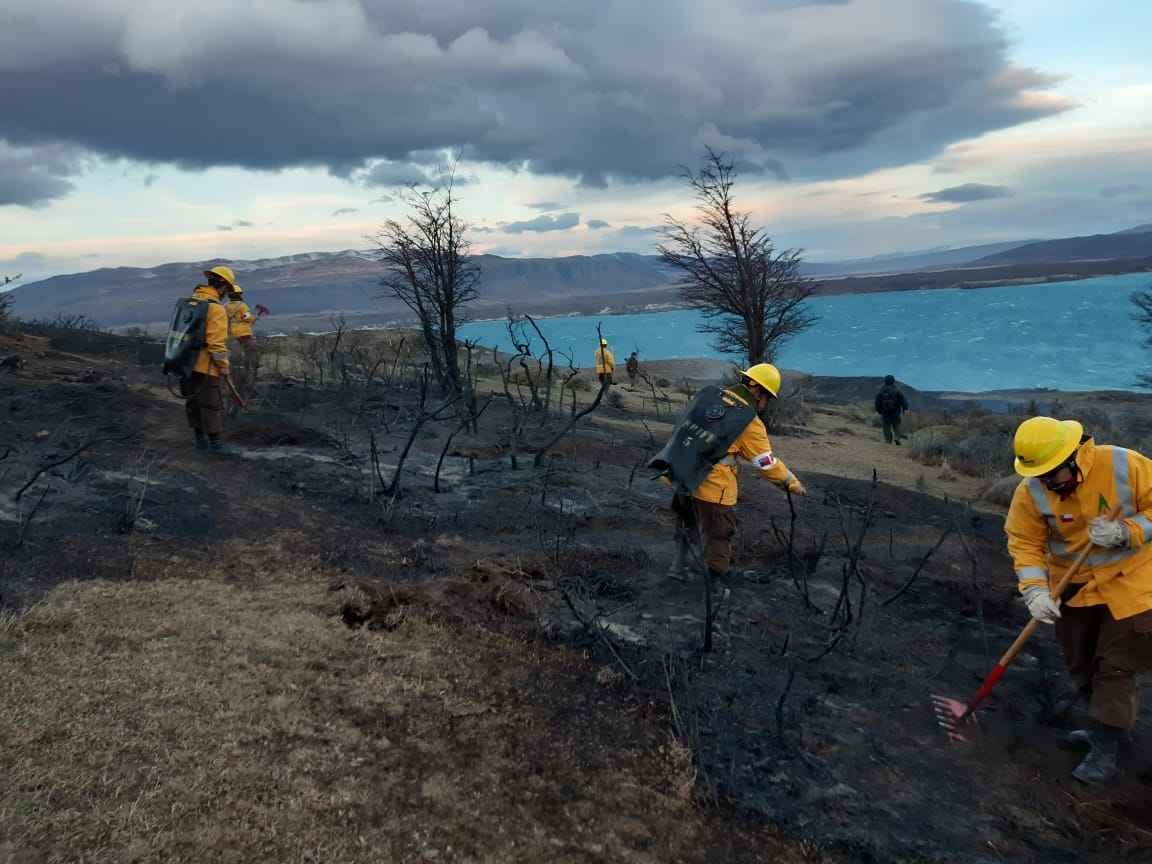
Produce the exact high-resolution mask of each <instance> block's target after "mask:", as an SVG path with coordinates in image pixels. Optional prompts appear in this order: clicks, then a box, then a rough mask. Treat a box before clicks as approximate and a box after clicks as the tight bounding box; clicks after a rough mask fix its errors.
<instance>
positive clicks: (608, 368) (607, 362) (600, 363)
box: [596, 339, 616, 387]
mask: <svg viewBox="0 0 1152 864" xmlns="http://www.w3.org/2000/svg"><path fill="white" fill-rule="evenodd" d="M615 370H616V358H615V357H613V356H612V352H611V351H609V350H608V340H607V339H601V340H600V347H599V348H597V349H596V377H597V378H599V379H600V386H601V387H611V386H612V373H613V372H614V371H615Z"/></svg>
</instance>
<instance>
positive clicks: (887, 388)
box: [876, 375, 908, 445]
mask: <svg viewBox="0 0 1152 864" xmlns="http://www.w3.org/2000/svg"><path fill="white" fill-rule="evenodd" d="M907 410H908V400H907V399H905V398H904V391H902V390H901V389H900V388H899V387H897V386H896V379H895V378H894V377H892V376H891V375H887V376H885V377H884V386H883V387H881V388H880V392H879V393H877V394H876V413H877V414H879V415H880V420H881V422H882V423H883V426H884V440H885V441H887V442H888V443H889V444H897V445H899V444H900V418H901V416H903V414H904V412H905V411H907Z"/></svg>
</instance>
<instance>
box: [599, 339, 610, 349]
mask: <svg viewBox="0 0 1152 864" xmlns="http://www.w3.org/2000/svg"><path fill="white" fill-rule="evenodd" d="M600 347H601V348H607V347H608V340H607V339H601V340H600Z"/></svg>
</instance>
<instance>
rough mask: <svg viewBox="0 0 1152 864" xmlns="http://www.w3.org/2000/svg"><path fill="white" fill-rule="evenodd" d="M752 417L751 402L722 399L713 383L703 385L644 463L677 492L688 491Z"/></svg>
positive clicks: (729, 445) (722, 454) (723, 455)
mask: <svg viewBox="0 0 1152 864" xmlns="http://www.w3.org/2000/svg"><path fill="white" fill-rule="evenodd" d="M755 418H756V409H755V408H753V407H752V406H750V405H744V404H741V403H740V402H738V401H737V400H734V399H732V398H731V397H728V398H727V399H726V398H725V397H724V391H723V390H722V389H721V388H719V387H716V386H715V385H709V386H707V387H703V388H701V390H700V392H699V393H697V394H696V397H695V398H694V399H693V400H692V401H691V402H690V403H689V405H688V407H687V408H686V409H685V411H684V414H683V416H682V417H681V418H680V421H679V422H678V423H677V424H676V428H675V429H673V430H672V437H671V438H669V439H668V443H667V444H665V445H664V448H663V449H662V450H661V451H660V452H659V453H657V454H656V456H655V458H653V459H652V461H651V462H649V463H648V467H649V468H652V469H654V470H656V471H657V472H659V473H658V474H657V476H663V477H666V478H668V480H669V481H671V483H672V484H673V485H674V486H675V487H676V491H677V492H680V493H683V494H686V495H691V494H692V492H693V491H695V489H696V488H697V487H698V486H699V485H700V484H701V483H703V482H704V480H705V479H707V477H708V474H709V473H710V472H711V471H712V468H713V467H714V466H715V465H716V463H717V462H719V461H720V460H721V459H723V458H724V457H725V456H727V455H728V448H729V447H731V446H732V442H733V441H735V440H736V439H737V438H739V437H740V433H741V432H743V431H744V429H745V427H747V425H748V424H749V423H751V422H752V421H753V420H754V419H755Z"/></svg>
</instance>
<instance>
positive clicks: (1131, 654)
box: [1056, 604, 1152, 729]
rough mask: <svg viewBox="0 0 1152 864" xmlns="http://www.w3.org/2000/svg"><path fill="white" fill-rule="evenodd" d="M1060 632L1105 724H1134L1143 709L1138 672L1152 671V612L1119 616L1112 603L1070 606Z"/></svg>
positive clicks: (1076, 677) (1078, 679) (1076, 675)
mask: <svg viewBox="0 0 1152 864" xmlns="http://www.w3.org/2000/svg"><path fill="white" fill-rule="evenodd" d="M1056 637H1057V638H1058V639H1059V640H1060V646H1061V648H1063V650H1064V662H1065V664H1066V665H1067V666H1068V673H1069V674H1070V675H1071V676H1072V681H1073V683H1075V685H1076V686H1077V687H1078V688H1079V689H1080V690H1081V691H1083V692H1084V693H1086V694H1088V695H1089V696H1090V697H1091V700H1092V716H1093V717H1095V718H1096V720H1097V721H1098V722H1100V723H1102V724H1104V725H1105V726H1114V727H1118V728H1120V729H1131V728H1132V727H1133V726H1135V725H1136V717H1137V714H1138V713H1139V710H1140V690H1139V688H1138V687H1137V686H1136V675H1137V674H1138V673H1143V672H1149V671H1152V611H1149V612H1144V613H1141V614H1140V615H1134V616H1132V617H1131V618H1124V619H1123V620H1120V621H1117V620H1116V619H1115V618H1113V617H1112V613H1111V612H1110V611H1109V610H1108V607H1107V605H1104V604H1101V605H1099V606H1064V607H1063V608H1062V609H1061V616H1060V618H1059V620H1058V621H1057V622H1056Z"/></svg>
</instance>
